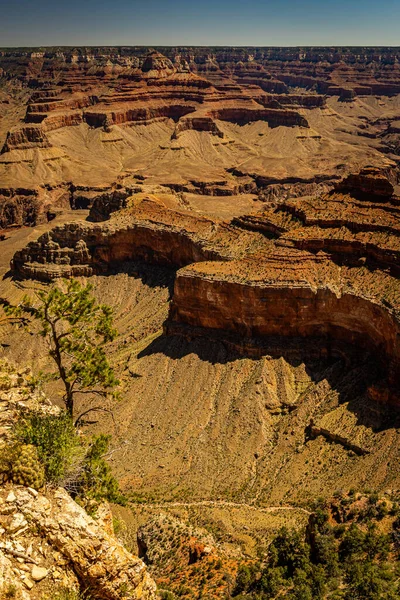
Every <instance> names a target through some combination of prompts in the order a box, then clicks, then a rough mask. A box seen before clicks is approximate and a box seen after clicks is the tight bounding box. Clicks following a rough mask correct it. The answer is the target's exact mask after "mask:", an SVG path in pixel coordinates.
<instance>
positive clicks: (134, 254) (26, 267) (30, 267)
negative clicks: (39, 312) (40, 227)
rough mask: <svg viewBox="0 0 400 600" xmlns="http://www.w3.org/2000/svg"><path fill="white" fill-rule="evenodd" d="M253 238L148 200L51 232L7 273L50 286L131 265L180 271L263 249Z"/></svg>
mask: <svg viewBox="0 0 400 600" xmlns="http://www.w3.org/2000/svg"><path fill="white" fill-rule="evenodd" d="M263 244H264V240H263V238H262V236H259V238H257V237H255V236H254V234H249V233H247V232H243V231H241V230H237V229H235V228H233V227H230V226H228V225H226V224H223V223H221V224H219V225H218V224H217V223H216V222H215V221H213V220H212V219H207V218H204V217H198V216H192V215H190V214H188V213H180V212H177V211H172V210H167V209H165V208H164V207H162V206H160V205H158V204H157V203H156V202H153V201H151V200H143V201H142V202H141V203H140V204H139V205H138V206H133V207H132V205H129V202H128V203H127V208H126V209H125V210H121V211H120V212H119V213H118V214H114V215H112V216H111V219H110V220H109V221H107V222H106V223H103V224H101V225H100V224H94V223H68V224H66V225H64V226H60V227H55V228H54V229H52V230H51V231H50V232H48V233H45V234H43V235H42V236H40V237H39V239H38V240H37V241H35V242H30V243H29V244H28V245H27V246H26V247H25V248H24V249H23V250H20V251H18V252H16V253H15V255H14V258H13V260H12V264H11V268H12V269H13V270H14V271H16V272H18V273H19V274H20V275H22V276H23V277H31V278H33V279H40V280H43V281H51V280H53V279H57V278H59V277H77V276H89V275H92V274H93V273H101V272H105V271H107V270H108V268H109V267H118V265H121V263H123V262H125V261H129V260H144V261H146V262H149V263H155V264H162V265H167V266H171V267H174V268H176V267H182V266H184V265H188V264H191V263H194V262H199V261H207V260H222V261H224V260H231V259H232V258H237V257H240V256H242V255H243V253H244V252H248V251H249V249H250V248H251V246H252V245H256V246H257V245H258V246H260V245H261V246H262V245H263Z"/></svg>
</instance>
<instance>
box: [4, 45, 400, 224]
mask: <svg viewBox="0 0 400 600" xmlns="http://www.w3.org/2000/svg"><path fill="white" fill-rule="evenodd" d="M372 50H373V49H370V50H365V51H363V52H362V53H360V55H358V54H357V55H355V54H354V50H353V49H351V50H349V51H347V50H346V49H338V50H337V52H331V51H330V50H329V51H328V49H318V50H316V51H314V49H302V50H301V51H297V50H296V51H293V50H292V49H284V48H282V49H279V51H277V50H276V49H269V48H263V49H261V48H260V49H257V51H254V50H253V49H251V50H250V49H241V50H240V51H238V49H234V48H226V49H223V50H222V49H218V50H216V51H214V50H213V51H211V49H210V50H209V51H207V52H205V50H204V49H200V48H197V49H196V48H194V49H179V51H177V49H171V48H164V49H155V50H154V49H151V50H150V51H149V50H147V49H145V48H99V49H86V48H78V49H73V50H71V49H63V50H62V51H54V52H53V51H51V50H49V51H47V52H42V51H40V52H39V51H26V52H25V51H19V50H15V51H6V52H0V68H1V69H2V71H1V72H2V80H3V81H6V82H7V85H8V86H9V89H10V92H9V93H8V94H7V95H5V99H4V104H3V103H2V104H0V146H2V150H1V154H0V186H1V188H2V189H4V190H5V191H4V193H3V195H4V198H10V199H11V202H13V203H14V204H16V205H18V204H20V199H19V198H18V194H17V193H16V192H15V190H17V189H19V188H22V187H23V188H24V189H26V190H27V191H29V194H27V196H32V200H31V201H29V200H26V206H27V208H26V211H24V210H22V211H14V212H13V211H7V210H5V209H4V210H3V214H4V215H5V216H4V219H3V220H2V222H1V223H0V225H2V226H3V227H6V226H8V225H14V224H17V225H21V224H26V225H32V224H34V223H35V222H40V220H41V219H43V218H45V215H46V208H45V207H43V209H42V208H41V204H42V198H44V197H45V196H46V195H47V197H48V198H49V199H50V197H49V194H48V193H47V192H48V191H49V189H52V190H53V189H55V188H57V189H62V190H63V191H64V193H65V194H68V193H69V190H70V189H71V188H85V189H86V191H87V192H88V193H93V194H95V192H96V191H97V189H99V188H101V187H108V188H109V189H111V188H115V186H116V185H117V184H118V182H119V180H120V179H121V178H122V179H123V178H127V177H130V176H132V175H134V176H139V177H141V178H142V180H141V185H142V187H143V191H148V190H147V189H146V188H147V187H148V185H153V184H158V185H160V184H161V185H172V186H175V187H174V189H175V190H178V188H179V189H180V190H187V189H189V188H190V186H191V182H192V181H196V182H197V183H198V186H197V189H196V190H195V192H194V193H199V188H205V187H207V186H208V184H209V181H210V180H211V181H221V182H224V183H223V186H220V187H219V189H222V188H223V193H225V194H228V195H234V194H236V193H237V191H236V190H237V189H240V188H241V178H243V177H244V178H251V180H252V182H253V190H254V192H255V193H257V194H259V195H263V194H265V193H268V192H269V188H270V187H271V186H272V185H277V184H278V185H289V186H295V185H298V184H302V183H303V184H304V183H310V184H313V183H318V182H321V181H325V182H327V184H330V185H333V184H334V183H335V182H336V181H338V180H339V179H342V178H343V176H344V175H348V174H349V173H350V172H354V171H356V170H359V169H360V168H361V167H363V166H364V165H366V164H370V165H372V166H373V167H379V168H384V169H389V168H393V167H395V165H396V163H397V162H398V156H399V147H400V146H399V133H398V131H397V129H396V123H397V122H398V109H397V105H396V97H395V94H397V93H398V92H399V91H400V73H399V69H398V57H397V54H398V53H397V50H394V49H392V50H391V51H390V53H389V54H388V49H379V51H378V50H377V51H376V52H373V51H372ZM389 65H390V68H389ZM55 72H56V73H57V74H58V75H57V78H56V79H55V78H54V73H55ZM13 86H14V87H13ZM21 86H22V87H23V90H24V94H23V96H22V94H21ZM29 94H30V95H29ZM379 94H381V95H382V96H384V97H385V98H386V100H384V101H381V100H379V99H377V98H376V97H375V96H377V95H379ZM359 96H363V97H365V98H367V100H365V101H364V100H360V99H359ZM369 97H370V99H369ZM25 102H26V104H27V106H26V110H25ZM23 112H24V114H22V113H23ZM34 196H35V197H36V198H37V199H38V200H37V202H36V201H35V200H34V199H33V197H34ZM4 198H1V197H0V208H1V206H2V205H3V204H4V203H8V201H5V200H4ZM50 200H51V199H50ZM70 200H71V207H72V208H75V207H76V204H75V203H74V202H73V200H72V199H70ZM50 203H51V202H50ZM54 203H55V208H57V207H56V204H57V199H56V198H55V199H54ZM14 213H15V214H14ZM17 213H18V214H17ZM25 213H26V214H25ZM36 215H38V219H37V220H36Z"/></svg>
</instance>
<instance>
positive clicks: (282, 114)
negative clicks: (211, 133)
mask: <svg viewBox="0 0 400 600" xmlns="http://www.w3.org/2000/svg"><path fill="white" fill-rule="evenodd" d="M209 114H210V115H211V116H212V117H213V118H214V119H220V120H221V121H230V122H232V123H237V124H239V125H244V124H246V123H251V122H253V121H267V122H268V124H269V125H270V127H280V126H284V127H295V126H298V127H307V128H308V127H309V124H308V121H307V119H306V118H305V117H303V116H302V115H300V113H298V112H296V111H295V110H287V109H286V110H285V109H279V108H277V109H275V108H264V109H262V108H256V107H248V108H246V107H235V106H232V107H221V108H216V109H213V110H211V111H209Z"/></svg>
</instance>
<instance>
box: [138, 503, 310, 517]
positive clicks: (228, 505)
mask: <svg viewBox="0 0 400 600" xmlns="http://www.w3.org/2000/svg"><path fill="white" fill-rule="evenodd" d="M197 506H211V507H222V508H224V507H225V508H239V509H240V508H247V509H249V510H255V511H257V512H262V513H271V512H275V511H284V510H294V511H299V512H302V513H304V514H306V515H311V511H309V510H307V509H305V508H302V507H300V506H265V507H260V506H254V505H253V504H247V503H246V502H228V501H225V500H200V501H198V502H161V503H158V504H151V503H146V508H174V507H176V508H193V507H197Z"/></svg>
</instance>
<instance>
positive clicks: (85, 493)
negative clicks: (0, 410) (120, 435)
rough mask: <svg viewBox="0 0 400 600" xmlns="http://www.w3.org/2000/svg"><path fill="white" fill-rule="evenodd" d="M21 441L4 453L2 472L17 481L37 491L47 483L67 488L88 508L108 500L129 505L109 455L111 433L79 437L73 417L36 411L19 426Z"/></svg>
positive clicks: (1, 459) (16, 434)
mask: <svg viewBox="0 0 400 600" xmlns="http://www.w3.org/2000/svg"><path fill="white" fill-rule="evenodd" d="M15 436H16V439H17V441H16V442H15V443H14V444H12V445H9V446H6V447H5V448H3V449H2V452H1V454H0V471H1V472H2V473H4V474H5V475H6V476H7V477H8V478H9V479H11V480H12V481H14V482H15V483H20V484H22V485H29V486H31V487H34V488H36V489H39V488H40V487H42V486H43V484H44V482H46V483H49V484H55V485H62V486H63V487H65V488H66V489H67V490H68V491H69V492H70V494H71V495H72V496H73V497H74V498H76V499H77V500H79V501H80V502H83V503H85V504H90V503H92V504H93V503H94V505H95V506H96V505H97V502H99V501H101V500H103V499H106V500H109V501H112V502H116V503H120V504H124V503H125V498H124V497H123V496H122V494H121V493H120V491H119V486H118V482H117V480H116V479H115V478H114V477H113V475H112V473H111V468H110V466H109V465H108V463H107V462H106V460H105V458H104V455H105V454H106V453H107V451H108V446H109V443H110V440H111V436H109V435H103V434H101V435H99V436H94V437H93V438H92V439H91V440H89V439H87V438H86V437H85V436H82V435H79V434H78V432H77V431H76V429H75V427H74V425H73V422H72V418H71V416H70V415H69V414H68V413H67V412H65V411H62V412H61V413H60V414H58V415H42V414H40V413H30V414H27V415H25V416H24V417H23V418H22V419H21V420H20V421H19V422H17V424H16V428H15Z"/></svg>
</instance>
